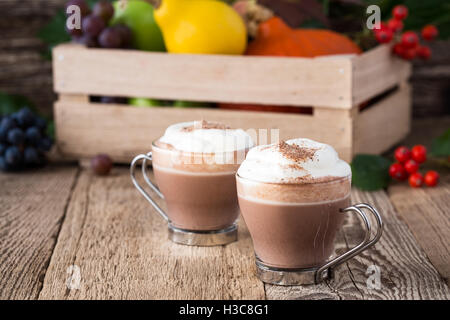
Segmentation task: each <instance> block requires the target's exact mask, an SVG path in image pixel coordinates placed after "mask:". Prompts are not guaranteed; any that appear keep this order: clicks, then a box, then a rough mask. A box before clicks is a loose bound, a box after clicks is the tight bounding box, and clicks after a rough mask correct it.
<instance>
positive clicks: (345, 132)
mask: <svg viewBox="0 0 450 320" xmlns="http://www.w3.org/2000/svg"><path fill="white" fill-rule="evenodd" d="M321 109H323V108H321ZM322 111H323V112H322ZM99 119H101V121H99ZM200 119H207V120H212V121H220V122H223V123H226V124H228V125H230V126H232V127H235V128H243V129H245V130H247V129H250V131H248V132H249V134H251V135H252V137H253V138H254V140H255V142H257V143H258V144H267V143H271V142H278V137H279V139H288V138H292V137H306V138H310V139H314V140H318V141H322V142H325V143H329V144H331V145H333V146H334V147H335V148H336V149H337V151H338V152H339V154H340V156H341V158H343V159H345V160H347V161H350V160H351V157H352V154H351V137H352V135H351V134H352V127H351V126H352V119H351V118H350V116H349V111H348V110H337V109H334V110H331V109H330V111H329V112H328V113H325V110H321V112H318V113H317V114H315V115H314V116H311V115H302V114H298V115H297V114H285V113H269V112H252V111H232V110H222V109H211V108H191V109H179V108H175V109H174V108H167V107H162V108H132V107H129V106H123V105H122V106H120V105H102V104H82V103H76V102H70V101H59V102H57V103H56V104H55V123H56V134H57V143H58V148H59V149H60V150H61V152H62V153H63V154H64V155H67V156H73V157H78V158H89V157H90V156H93V155H95V154H97V153H99V152H104V153H107V154H109V155H110V156H111V157H112V158H113V160H114V161H116V162H124V163H129V162H130V161H131V160H132V159H133V157H134V156H135V155H136V154H139V153H142V152H147V151H149V150H150V147H151V142H152V141H154V140H156V139H158V138H159V137H161V135H162V134H163V132H164V131H165V130H166V128H167V127H168V126H169V125H171V124H174V123H178V122H185V121H194V120H200ZM323 128H326V130H324V129H323ZM271 129H279V136H277V135H276V134H275V135H274V136H273V138H272V136H271V131H270V130H271ZM260 130H266V131H261V135H259V136H258V134H259V132H260ZM266 133H267V135H266ZM261 137H264V138H265V137H267V139H262V140H261V139H260V138H261Z"/></svg>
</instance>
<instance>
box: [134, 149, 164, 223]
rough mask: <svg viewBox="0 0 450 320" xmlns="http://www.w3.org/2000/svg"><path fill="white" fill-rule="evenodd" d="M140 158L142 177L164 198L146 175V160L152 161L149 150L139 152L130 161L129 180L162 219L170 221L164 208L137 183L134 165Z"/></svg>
mask: <svg viewBox="0 0 450 320" xmlns="http://www.w3.org/2000/svg"><path fill="white" fill-rule="evenodd" d="M141 160H142V175H143V177H144V180H145V182H146V183H147V184H148V186H149V187H150V188H151V189H152V190H153V191H154V192H155V193H156V194H157V195H158V196H159V197H160V198H161V199H164V197H163V195H162V193H161V191H159V189H158V187H156V186H155V185H154V184H153V183H152V182H151V181H150V179H149V177H148V176H147V162H146V161H152V153H151V152H149V153H148V154H140V155H138V156H136V157H135V158H134V159H133V161H132V162H131V166H130V176H131V181H133V184H134V186H135V187H136V189H138V191H139V192H140V193H141V194H142V195H143V196H144V198H145V199H146V200H147V201H148V202H150V204H151V205H152V206H153V208H155V210H156V211H157V212H158V213H159V214H160V215H161V217H163V219H164V220H166V221H167V222H170V219H169V217H168V216H167V214H166V213H165V212H164V210H163V209H161V207H160V206H158V204H157V203H156V202H155V201H154V200H153V199H152V197H151V196H150V195H149V194H148V193H147V191H145V189H144V188H143V187H142V186H141V185H139V183H138V182H137V180H136V166H137V164H138V163H139V161H141Z"/></svg>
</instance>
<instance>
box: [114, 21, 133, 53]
mask: <svg viewBox="0 0 450 320" xmlns="http://www.w3.org/2000/svg"><path fill="white" fill-rule="evenodd" d="M113 28H114V29H116V30H117V31H118V32H120V37H121V39H122V48H128V47H130V46H131V42H132V40H133V33H132V32H131V30H130V28H128V27H127V26H126V25H124V24H117V25H115V26H113Z"/></svg>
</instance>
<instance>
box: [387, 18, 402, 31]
mask: <svg viewBox="0 0 450 320" xmlns="http://www.w3.org/2000/svg"><path fill="white" fill-rule="evenodd" d="M387 25H388V28H389V29H391V30H392V32H398V31H400V30H402V29H403V21H402V20H397V19H391V20H389V21H388V24H387Z"/></svg>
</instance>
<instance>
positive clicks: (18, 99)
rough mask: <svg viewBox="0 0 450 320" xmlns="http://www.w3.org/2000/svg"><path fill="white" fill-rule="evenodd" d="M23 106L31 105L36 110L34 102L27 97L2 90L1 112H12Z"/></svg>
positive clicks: (2, 113) (0, 98)
mask: <svg viewBox="0 0 450 320" xmlns="http://www.w3.org/2000/svg"><path fill="white" fill-rule="evenodd" d="M23 107H29V108H30V109H31V110H33V111H34V107H33V104H32V103H31V102H30V100H28V99H27V98H25V97H24V96H19V95H10V94H6V93H2V92H0V114H1V115H5V114H11V113H14V112H16V111H18V110H20V109H21V108H23Z"/></svg>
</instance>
